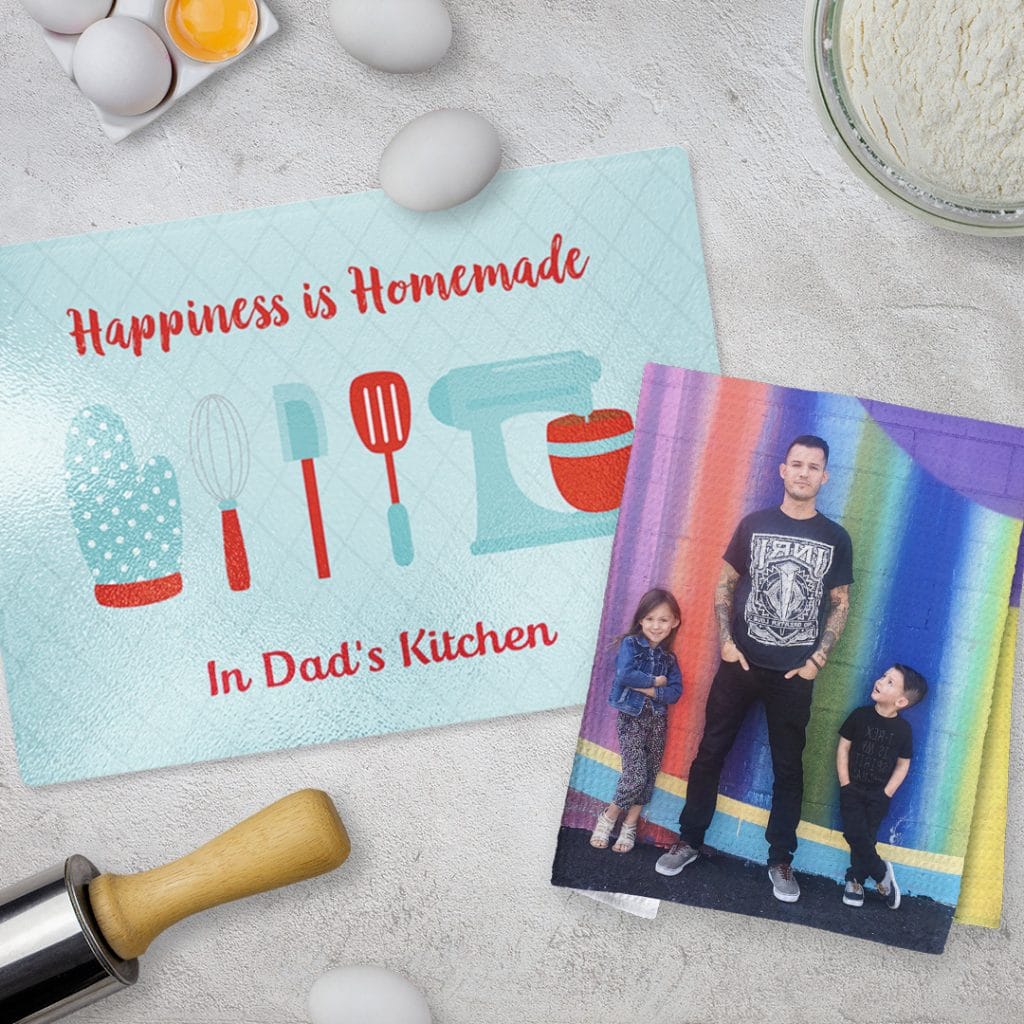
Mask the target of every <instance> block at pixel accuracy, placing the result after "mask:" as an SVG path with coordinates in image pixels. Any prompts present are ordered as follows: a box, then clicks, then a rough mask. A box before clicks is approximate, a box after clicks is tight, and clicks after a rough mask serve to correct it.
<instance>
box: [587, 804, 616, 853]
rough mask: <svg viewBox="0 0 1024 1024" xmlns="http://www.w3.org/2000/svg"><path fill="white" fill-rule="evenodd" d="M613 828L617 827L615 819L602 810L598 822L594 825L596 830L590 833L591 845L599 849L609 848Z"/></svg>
mask: <svg viewBox="0 0 1024 1024" xmlns="http://www.w3.org/2000/svg"><path fill="white" fill-rule="evenodd" d="M613 828H615V819H614V818H609V817H608V815H607V814H605V813H604V811H602V812H601V813H600V814H599V815H598V816H597V824H596V825H595V826H594V831H593V832H591V833H590V845H591V846H594V847H596V848H597V849H598V850H607V849H608V838H609V836H611V834H612V829H613Z"/></svg>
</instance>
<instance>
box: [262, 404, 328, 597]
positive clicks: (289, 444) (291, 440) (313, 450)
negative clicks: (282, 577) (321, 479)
mask: <svg viewBox="0 0 1024 1024" xmlns="http://www.w3.org/2000/svg"><path fill="white" fill-rule="evenodd" d="M274 404H275V405H276V406H277V429H278V431H279V432H280V434H281V453H282V455H283V456H284V461H285V462H296V461H301V462H302V482H303V484H304V485H305V488H306V506H307V508H308V509H309V530H310V533H311V534H312V536H313V554H314V556H315V557H316V574H317V576H319V577H320V579H322V580H324V579H327V577H328V576H330V575H331V566H330V563H329V562H328V560H327V542H326V541H325V540H324V519H323V515H322V513H321V512H320V491H319V488H318V487H317V483H316V468H315V466H314V465H313V460H314V459H316V458H319V457H320V456H321V455H326V454H327V431H326V430H325V429H324V416H323V412H322V411H321V409H320V402H319V401H318V400H317V397H316V395H314V394H313V392H312V390H311V389H310V388H308V387H307V386H306V385H305V384H275V385H274Z"/></svg>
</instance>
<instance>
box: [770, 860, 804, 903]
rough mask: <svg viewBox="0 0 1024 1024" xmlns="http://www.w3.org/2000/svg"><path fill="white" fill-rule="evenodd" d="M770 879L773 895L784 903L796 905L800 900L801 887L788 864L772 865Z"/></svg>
mask: <svg viewBox="0 0 1024 1024" xmlns="http://www.w3.org/2000/svg"><path fill="white" fill-rule="evenodd" d="M768 877H769V878H770V879H771V880H772V895H773V896H774V897H775V898H776V899H777V900H782V902H783V903H796V901H797V900H798V899H800V886H799V884H798V883H797V880H796V875H794V874H793V869H792V867H790V866H789V865H788V864H771V865H769V867H768Z"/></svg>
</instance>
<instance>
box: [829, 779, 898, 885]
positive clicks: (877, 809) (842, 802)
mask: <svg viewBox="0 0 1024 1024" xmlns="http://www.w3.org/2000/svg"><path fill="white" fill-rule="evenodd" d="M888 813H889V798H888V797H887V796H886V795H885V790H884V789H882V788H880V787H875V788H874V789H868V788H867V787H865V786H859V785H857V783H855V782H853V783H850V784H848V785H846V786H842V787H840V790H839V814H840V816H841V817H842V819H843V838H844V839H845V840H846V841H847V842H848V843H849V844H850V869H849V870H848V871H847V872H846V880H847V881H848V882H849V881H854V882H860V884H861V885H863V884H864V883H865V882H866V881H867V879H868V878H869V877H870V878H873V879H874V880H875V881H876V882H881V881H882V879H883V878H885V861H884V860H882V858H881V857H879V856H878V851H877V850H876V849H875V843H876V842H877V839H878V830H879V828H880V827H881V825H882V820H883V819H884V818H885V816H886V814H888Z"/></svg>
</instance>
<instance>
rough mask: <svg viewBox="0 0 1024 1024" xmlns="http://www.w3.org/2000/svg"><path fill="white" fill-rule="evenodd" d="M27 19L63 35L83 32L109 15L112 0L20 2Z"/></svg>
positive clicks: (40, 0) (28, 0) (36, 0)
mask: <svg viewBox="0 0 1024 1024" xmlns="http://www.w3.org/2000/svg"><path fill="white" fill-rule="evenodd" d="M21 2H22V5H23V6H24V8H25V10H26V11H28V13H29V17H31V18H32V19H33V20H34V21H37V22H39V24H40V25H42V26H43V28H48V29H49V30H50V31H51V32H60V33H61V34H63V35H77V34H78V33H79V32H84V31H85V29H87V28H88V27H89V26H90V25H91V24H92V23H93V22H94V21H99V20H100V18H105V17H106V16H107V15H108V14H109V13H110V8H111V7H112V6H113V0H21Z"/></svg>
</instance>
